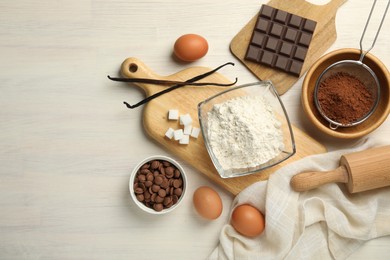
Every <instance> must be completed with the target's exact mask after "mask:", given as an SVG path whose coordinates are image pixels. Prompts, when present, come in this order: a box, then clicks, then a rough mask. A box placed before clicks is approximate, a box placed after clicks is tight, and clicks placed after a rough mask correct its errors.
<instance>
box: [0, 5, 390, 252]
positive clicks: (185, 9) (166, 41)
mask: <svg viewBox="0 0 390 260" xmlns="http://www.w3.org/2000/svg"><path fill="white" fill-rule="evenodd" d="M379 1H380V2H382V3H381V4H382V5H384V4H383V2H386V0H379ZM314 2H317V3H318V2H326V1H314ZM262 3H265V1H258V0H247V1H235V0H214V1H209V0H199V1H189V0H169V1H165V0H156V1H142V0H133V1H119V0H112V1H101V0H88V1H85V0H67V1H64V0H58V1H49V0H46V1H28V0H16V1H1V3H0V147H1V149H0V234H1V235H0V259H159V258H162V259H204V258H206V257H207V256H208V255H209V254H210V252H211V251H212V250H213V248H214V247H215V246H216V245H217V243H218V236H219V232H220V230H221V227H222V226H223V225H224V224H225V223H226V222H227V219H228V212H229V207H230V204H231V201H232V199H233V198H232V196H231V195H230V194H228V193H227V192H225V191H224V190H221V189H220V188H219V187H216V186H215V185H214V184H213V183H211V182H210V181H209V180H208V179H206V178H205V177H203V176H202V175H201V174H200V173H199V172H197V171H196V170H194V169H193V168H192V167H190V166H189V165H188V164H186V163H185V162H183V161H180V162H181V163H182V164H183V166H184V168H185V169H186V171H187V173H188V178H189V184H190V185H189V189H188V196H187V197H186V198H185V201H184V203H183V205H182V206H181V207H180V208H179V209H177V210H176V211H175V212H174V213H172V214H170V215H167V216H161V217H155V216H149V215H145V214H143V213H142V212H140V211H139V210H138V209H137V208H136V207H135V205H134V204H133V203H132V201H131V200H130V197H129V194H128V179H129V174H130V171H131V170H132V168H133V167H134V166H135V165H136V164H137V163H138V162H139V161H140V160H141V159H143V158H145V157H146V156H150V155H155V154H164V155H169V154H168V153H167V152H166V151H164V150H163V149H162V148H161V147H159V146H158V145H157V144H156V143H154V142H152V141H151V140H150V139H149V138H148V137H147V136H145V134H144V132H143V130H142V126H141V112H142V109H135V110H128V109H126V108H125V107H124V106H123V104H122V101H124V100H127V101H132V102H135V101H138V100H140V99H142V98H143V93H142V92H141V91H139V90H138V89H135V88H131V87H128V86H125V84H118V83H115V82H110V81H109V80H107V78H106V75H108V74H110V75H117V72H118V69H119V66H120V64H121V62H122V61H123V60H124V59H125V58H127V57H130V56H135V57H138V58H140V59H141V60H143V61H144V62H145V63H146V64H148V65H149V66H150V67H151V68H153V69H154V70H155V71H156V72H158V73H159V74H162V75H165V74H171V73H174V72H176V71H178V70H181V69H183V68H185V67H188V66H194V65H201V66H207V67H216V66H218V65H220V64H222V63H224V62H227V61H234V62H236V66H235V67H234V69H229V70H227V72H226V73H227V74H226V75H227V76H228V77H232V78H234V77H235V76H237V75H238V76H239V78H240V80H242V82H251V81H255V78H254V77H253V76H252V75H251V73H250V72H249V71H248V70H246V69H245V68H244V66H242V65H241V64H240V63H239V62H238V61H237V60H236V59H235V58H234V57H233V56H232V55H231V53H230V52H229V48H228V46H229V43H230V41H231V39H232V38H233V36H234V35H235V34H236V33H237V32H238V31H239V30H240V29H241V28H242V27H243V26H244V25H245V24H246V23H247V21H248V20H249V19H250V18H251V17H253V16H254V15H255V14H256V12H257V11H258V8H259V7H260V4H262ZM370 6H371V1H365V0H349V1H348V2H347V3H346V4H345V5H344V6H342V7H341V8H340V10H339V12H338V15H337V21H336V23H337V31H338V32H339V34H338V40H337V41H336V43H335V44H334V45H333V46H332V48H331V49H332V50H333V49H338V48H342V47H357V46H358V41H359V38H360V34H361V29H362V28H363V25H364V22H365V17H366V16H367V14H368V10H369V8H370ZM378 20H379V19H378V17H375V19H374V21H376V22H378ZM389 28H390V17H389V18H388V19H387V20H386V22H385V24H384V29H383V31H382V34H381V36H380V38H379V40H378V42H377V44H376V45H377V46H376V47H375V48H374V50H373V51H372V53H373V54H374V55H376V56H378V57H379V58H380V59H381V60H382V61H383V62H384V63H385V64H386V65H387V66H388V67H390V48H389V47H388V44H389V42H390V29H389ZM185 33H198V34H201V35H203V36H205V37H206V38H207V39H208V41H209V44H210V49H209V53H208V54H207V56H206V57H204V58H203V59H201V60H200V61H198V62H195V63H193V64H190V65H189V64H181V63H178V62H176V61H174V60H173V59H172V57H171V50H172V46H173V43H174V41H175V39H176V38H177V37H179V36H180V35H182V34H185ZM301 83H302V79H301V80H300V81H298V82H297V84H296V85H295V86H294V87H293V88H292V89H291V90H290V91H288V92H287V93H286V94H285V95H284V96H283V97H282V99H283V101H284V102H285V105H286V107H287V109H288V112H289V114H290V117H291V120H292V122H293V123H294V124H295V125H297V126H298V127H300V128H301V129H303V130H304V131H306V132H307V133H308V134H310V135H312V136H313V137H314V138H316V139H317V140H319V141H320V142H322V143H324V144H325V145H326V146H327V147H328V148H329V150H333V149H338V148H341V147H345V146H351V145H353V144H354V142H341V143H337V142H335V141H334V140H331V139H329V138H326V137H324V136H322V135H320V134H318V133H316V131H315V130H314V129H313V128H312V126H311V125H310V123H308V122H307V120H306V119H305V116H304V115H303V112H302V109H301V106H300V88H301ZM389 135H390V123H389V120H387V121H386V122H385V123H384V124H383V125H382V126H381V128H379V129H378V130H377V131H375V132H374V133H373V134H372V136H377V137H388V136H389ZM201 185H209V186H212V187H214V188H215V189H216V190H218V192H219V193H220V195H221V197H222V199H223V204H224V207H225V210H224V211H223V214H222V216H221V217H220V218H219V219H218V220H216V221H214V222H208V221H204V220H202V219H201V218H200V217H199V216H198V215H197V214H196V213H195V211H194V209H193V207H192V202H191V199H192V198H191V197H192V193H193V191H194V190H195V189H196V188H197V187H199V186H201ZM389 255H390V238H389V237H385V238H380V239H376V240H373V241H370V242H368V243H366V244H365V245H364V246H363V247H362V248H361V249H360V250H359V251H357V252H356V253H355V254H354V255H352V256H351V259H388V257H389Z"/></svg>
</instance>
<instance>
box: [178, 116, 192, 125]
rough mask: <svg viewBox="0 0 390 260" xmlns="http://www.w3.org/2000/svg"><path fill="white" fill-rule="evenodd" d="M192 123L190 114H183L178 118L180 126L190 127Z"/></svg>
mask: <svg viewBox="0 0 390 260" xmlns="http://www.w3.org/2000/svg"><path fill="white" fill-rule="evenodd" d="M191 123H192V118H191V116H190V114H185V115H181V116H180V124H181V125H184V126H186V125H190V124H191Z"/></svg>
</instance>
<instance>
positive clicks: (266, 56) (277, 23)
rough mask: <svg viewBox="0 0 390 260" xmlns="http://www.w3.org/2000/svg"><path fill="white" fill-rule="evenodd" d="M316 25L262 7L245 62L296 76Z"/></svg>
mask: <svg viewBox="0 0 390 260" xmlns="http://www.w3.org/2000/svg"><path fill="white" fill-rule="evenodd" d="M316 25H317V23H316V22H315V21H313V20H310V19H306V18H303V17H301V16H298V15H295V14H291V13H288V12H285V11H283V10H280V9H276V8H273V7H271V6H268V5H262V7H261V9H260V13H259V16H258V18H257V22H256V26H255V28H254V30H253V33H252V38H251V41H250V43H249V46H248V49H247V52H246V55H245V59H247V60H250V61H254V62H256V63H260V64H264V65H267V66H270V67H272V68H277V69H280V70H283V71H285V72H287V73H291V74H293V75H296V76H299V75H300V73H301V70H302V66H303V62H304V61H305V58H306V54H307V51H308V49H309V46H310V42H311V39H312V37H313V33H314V30H315V28H316Z"/></svg>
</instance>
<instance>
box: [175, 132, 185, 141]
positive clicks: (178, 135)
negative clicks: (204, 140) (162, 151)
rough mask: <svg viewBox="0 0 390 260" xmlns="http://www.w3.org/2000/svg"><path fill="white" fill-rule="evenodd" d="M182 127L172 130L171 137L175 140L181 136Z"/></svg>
mask: <svg viewBox="0 0 390 260" xmlns="http://www.w3.org/2000/svg"><path fill="white" fill-rule="evenodd" d="M183 135H184V134H183V129H177V130H175V131H174V132H173V138H174V139H175V140H176V141H177V140H180V139H181V138H182V137H183Z"/></svg>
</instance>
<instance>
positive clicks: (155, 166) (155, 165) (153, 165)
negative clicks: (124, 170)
mask: <svg viewBox="0 0 390 260" xmlns="http://www.w3.org/2000/svg"><path fill="white" fill-rule="evenodd" d="M159 166H160V162H159V161H153V162H152V163H151V165H150V168H152V169H153V170H155V169H157V168H158V167H159Z"/></svg>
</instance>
